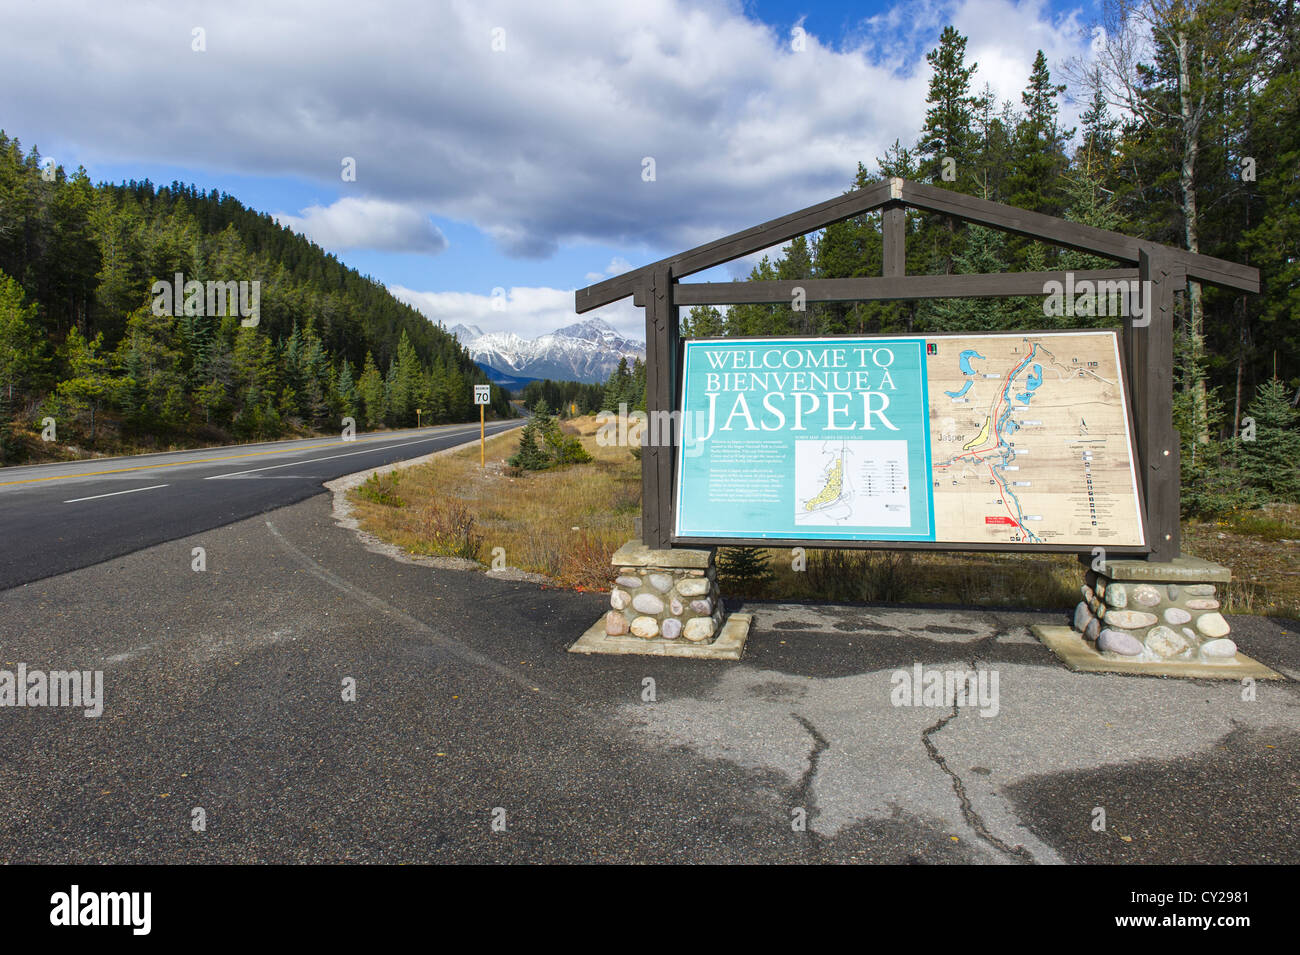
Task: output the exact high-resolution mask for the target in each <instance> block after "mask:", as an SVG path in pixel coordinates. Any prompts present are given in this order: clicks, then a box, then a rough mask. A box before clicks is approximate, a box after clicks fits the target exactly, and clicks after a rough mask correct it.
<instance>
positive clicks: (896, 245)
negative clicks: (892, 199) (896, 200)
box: [880, 206, 907, 277]
mask: <svg viewBox="0 0 1300 955" xmlns="http://www.w3.org/2000/svg"><path fill="white" fill-rule="evenodd" d="M880 235H881V239H882V241H883V243H884V260H885V262H884V272H883V274H884V275H887V276H891V277H892V276H895V275H906V274H907V246H906V242H907V210H906V209H904V208H903V207H902V206H890V207H889V208H887V209H886V210H885V212H884V216H883V217H882V219H881V222H880Z"/></svg>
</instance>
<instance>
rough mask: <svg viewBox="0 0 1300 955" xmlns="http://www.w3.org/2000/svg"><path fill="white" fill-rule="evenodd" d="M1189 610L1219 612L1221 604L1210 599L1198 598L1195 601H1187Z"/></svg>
mask: <svg viewBox="0 0 1300 955" xmlns="http://www.w3.org/2000/svg"><path fill="white" fill-rule="evenodd" d="M1187 609H1188V610H1218V609H1219V602H1218V601H1217V600H1211V599H1210V598H1209V597H1197V598H1196V599H1195V600H1189V601H1187Z"/></svg>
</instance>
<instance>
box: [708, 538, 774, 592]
mask: <svg viewBox="0 0 1300 955" xmlns="http://www.w3.org/2000/svg"><path fill="white" fill-rule="evenodd" d="M771 560H772V558H771V555H769V554H768V552H767V551H765V550H763V549H761V548H758V547H724V548H722V549H720V550H719V551H718V578H719V582H720V583H723V584H724V585H726V586H727V589H728V592H729V593H735V594H739V595H740V596H744V597H761V596H763V595H764V594H765V593H766V592H767V590H768V588H770V587H771V585H772V581H773V580H774V579H775V575H774V574H773V573H772V567H771Z"/></svg>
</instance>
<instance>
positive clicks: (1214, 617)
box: [1196, 613, 1231, 637]
mask: <svg viewBox="0 0 1300 955" xmlns="http://www.w3.org/2000/svg"><path fill="white" fill-rule="evenodd" d="M1196 629H1197V630H1199V631H1201V633H1203V634H1205V635H1206V636H1207V637H1226V636H1227V635H1228V631H1229V630H1230V629H1231V628H1230V627H1229V626H1228V621H1226V620H1224V619H1223V614H1221V613H1203V614H1201V615H1200V616H1199V617H1197V618H1196Z"/></svg>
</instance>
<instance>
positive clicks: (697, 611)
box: [574, 540, 748, 656]
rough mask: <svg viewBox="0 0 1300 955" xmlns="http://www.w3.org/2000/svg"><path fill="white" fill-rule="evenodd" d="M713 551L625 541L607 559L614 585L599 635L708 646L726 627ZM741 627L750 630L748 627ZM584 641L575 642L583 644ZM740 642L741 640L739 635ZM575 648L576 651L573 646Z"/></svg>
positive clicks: (649, 642) (656, 644)
mask: <svg viewBox="0 0 1300 955" xmlns="http://www.w3.org/2000/svg"><path fill="white" fill-rule="evenodd" d="M715 553H716V551H714V550H712V549H708V550H702V549H693V548H682V549H680V550H674V549H665V550H652V549H651V548H649V547H646V546H645V544H643V543H641V541H638V540H634V541H628V542H627V543H626V544H624V545H623V546H622V547H620V548H619V549H618V550H617V551H616V552H615V553H614V556H613V557H612V558H610V564H611V566H612V571H611V576H612V577H613V587H612V588H611V590H610V594H609V605H610V610H609V611H608V612H607V613H606V614H605V616H604V618H603V619H602V621H601V631H602V635H603V637H604V638H605V639H607V640H610V641H629V640H631V641H636V642H639V643H640V644H641V645H642V646H643V647H655V648H657V647H669V646H678V645H681V646H695V647H707V646H710V645H712V644H714V643H716V642H717V641H718V640H719V639H721V635H722V632H723V630H724V629H725V628H724V626H723V621H724V617H725V614H724V611H723V607H722V600H721V598H720V596H719V594H718V576H717V569H716V567H715V566H714V555H715ZM745 631H746V633H747V632H748V627H746V628H745ZM733 636H734V634H733ZM585 639H586V637H585V636H584V638H583V640H585ZM583 640H579V641H578V643H579V644H582V643H583ZM740 642H741V644H743V643H744V638H743V636H742V637H741V641H740ZM613 645H614V644H610V646H613ZM574 649H575V650H577V645H575V647H574ZM578 652H591V651H581V650H579V651H578ZM613 652H623V653H628V652H636V651H630V650H621V651H613ZM640 652H645V653H663V652H665V651H664V650H661V649H644V650H642V651H640ZM677 655H678V656H699V655H700V654H696V653H688V654H677Z"/></svg>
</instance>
